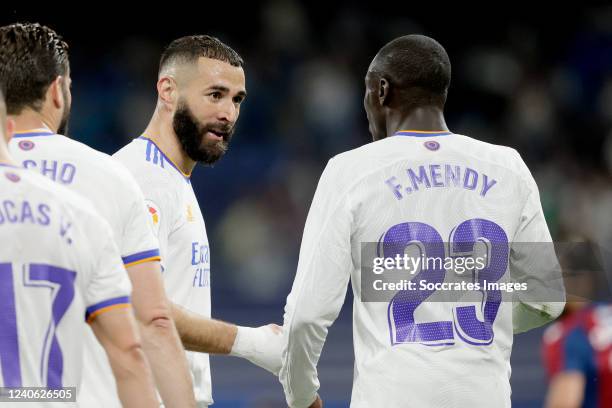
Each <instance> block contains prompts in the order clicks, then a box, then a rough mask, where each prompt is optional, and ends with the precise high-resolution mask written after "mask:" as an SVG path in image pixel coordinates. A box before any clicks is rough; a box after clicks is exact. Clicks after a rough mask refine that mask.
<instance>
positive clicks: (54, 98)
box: [47, 75, 67, 109]
mask: <svg viewBox="0 0 612 408" xmlns="http://www.w3.org/2000/svg"><path fill="white" fill-rule="evenodd" d="M64 81H65V78H64V77H63V76H61V75H60V76H58V77H57V78H55V80H54V81H53V82H51V85H50V86H49V89H48V90H47V98H51V103H52V104H53V107H55V108H56V109H63V108H64V104H65V103H66V102H67V101H65V100H64V93H63V92H62V86H64Z"/></svg>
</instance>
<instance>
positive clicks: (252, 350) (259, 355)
mask: <svg viewBox="0 0 612 408" xmlns="http://www.w3.org/2000/svg"><path fill="white" fill-rule="evenodd" d="M282 334H283V328H282V327H281V326H278V325H276V324H268V325H266V326H261V327H255V328H253V327H238V333H237V334H236V340H235V341H234V347H233V348H232V352H231V353H230V354H232V355H234V356H238V357H242V358H246V359H247V360H249V361H250V362H251V363H253V364H255V365H257V366H259V367H262V368H263V369H265V370H268V371H269V372H271V373H272V374H274V375H276V376H278V373H279V371H280V369H281V353H282V347H283V335H282Z"/></svg>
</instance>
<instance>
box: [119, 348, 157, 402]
mask: <svg viewBox="0 0 612 408" xmlns="http://www.w3.org/2000/svg"><path fill="white" fill-rule="evenodd" d="M115 357H116V358H113V357H111V367H112V369H113V373H114V375H115V378H116V380H117V392H118V394H119V399H120V400H121V404H122V405H123V406H124V407H136V408H150V407H156V408H157V407H158V406H159V402H158V401H157V397H156V395H155V392H154V388H155V387H154V386H153V383H152V378H151V372H150V369H149V366H148V364H147V362H146V359H145V356H144V353H143V351H142V349H141V348H140V347H134V348H132V349H131V350H126V351H124V352H121V353H119V354H117V355H115Z"/></svg>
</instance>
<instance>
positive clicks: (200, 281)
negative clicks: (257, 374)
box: [113, 136, 213, 404]
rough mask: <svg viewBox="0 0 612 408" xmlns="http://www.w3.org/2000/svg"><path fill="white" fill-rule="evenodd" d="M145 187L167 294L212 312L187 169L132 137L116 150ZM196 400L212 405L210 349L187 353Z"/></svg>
mask: <svg viewBox="0 0 612 408" xmlns="http://www.w3.org/2000/svg"><path fill="white" fill-rule="evenodd" d="M113 157H114V158H116V159H117V160H119V161H120V162H121V163H122V164H123V165H124V166H125V167H127V168H128V170H130V172H131V173H132V174H133V175H134V177H135V179H136V181H137V182H138V184H139V185H140V188H141V189H142V191H143V193H144V196H145V199H146V203H147V205H148V206H149V212H150V215H151V218H152V220H153V224H154V230H155V231H156V232H157V237H158V240H159V248H160V252H161V257H162V267H163V271H164V272H163V275H164V283H165V285H166V291H167V293H168V297H169V298H170V299H171V300H172V301H173V302H174V303H176V304H178V305H180V306H182V307H185V308H187V309H189V310H191V311H193V312H195V313H198V314H200V315H202V316H205V317H210V316H211V314H210V252H209V247H208V236H207V235H206V226H205V224H204V218H203V216H202V212H201V211H200V206H199V205H198V201H197V199H196V196H195V194H194V192H193V187H192V186H191V182H190V180H189V176H190V175H189V174H185V173H183V172H182V171H181V170H180V169H179V168H178V167H177V166H176V165H175V164H174V163H173V162H172V161H171V160H170V159H169V158H168V157H167V156H166V155H165V154H164V153H163V152H162V151H161V150H160V149H159V148H158V147H157V145H156V144H155V143H154V142H153V141H152V140H150V139H148V138H146V137H145V136H141V137H138V138H136V139H134V140H132V142H131V143H129V144H128V145H126V146H125V147H123V148H122V149H121V150H119V151H118V152H117V153H115V154H114V155H113ZM187 360H188V362H189V367H190V370H191V373H192V375H193V384H194V392H195V397H196V401H198V403H199V404H212V402H213V400H212V390H211V380H210V364H209V358H208V354H205V353H194V352H189V351H188V352H187Z"/></svg>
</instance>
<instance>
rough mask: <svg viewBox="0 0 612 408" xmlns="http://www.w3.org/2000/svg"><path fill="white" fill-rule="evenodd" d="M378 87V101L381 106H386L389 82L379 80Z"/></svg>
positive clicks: (383, 79)
mask: <svg viewBox="0 0 612 408" xmlns="http://www.w3.org/2000/svg"><path fill="white" fill-rule="evenodd" d="M378 85H379V87H378V101H379V102H380V105H381V106H385V105H388V104H389V91H390V84H389V81H388V80H387V79H386V78H380V83H379V84H378Z"/></svg>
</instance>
